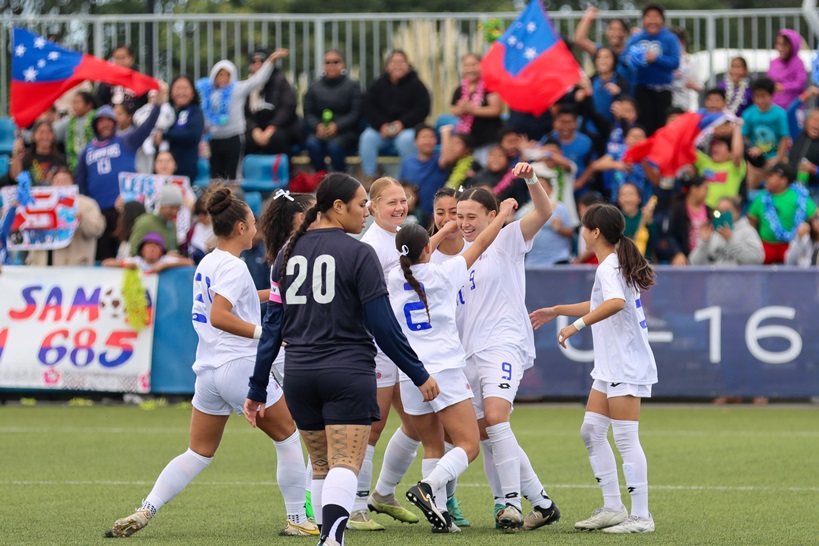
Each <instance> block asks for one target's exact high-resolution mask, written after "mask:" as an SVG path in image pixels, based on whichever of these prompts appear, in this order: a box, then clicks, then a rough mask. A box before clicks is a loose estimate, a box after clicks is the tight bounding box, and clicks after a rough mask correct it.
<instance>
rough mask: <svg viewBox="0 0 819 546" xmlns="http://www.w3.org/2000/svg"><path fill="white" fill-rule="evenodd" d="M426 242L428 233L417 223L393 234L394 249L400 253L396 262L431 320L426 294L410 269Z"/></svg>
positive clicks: (428, 319) (416, 261)
mask: <svg viewBox="0 0 819 546" xmlns="http://www.w3.org/2000/svg"><path fill="white" fill-rule="evenodd" d="M428 243H429V233H427V230H425V229H424V228H423V227H421V226H420V225H418V224H409V225H406V226H404V227H402V228H401V229H400V230H399V231H398V233H397V234H396V235H395V247H396V250H398V252H399V253H401V257H400V258H399V259H398V263H399V264H400V265H401V271H402V272H403V273H404V279H406V281H407V284H409V285H410V286H411V287H412V289H413V290H415V293H416V294H418V297H419V298H421V301H422V302H424V309H426V310H427V322H431V321H430V317H429V304H428V303H427V294H426V292H424V289H423V288H421V283H419V282H418V279H416V278H415V275H413V274H412V269H410V266H412V265H414V264H416V263H418V259H419V258H420V257H421V253H422V252H423V251H424V247H425V246H427V244H428Z"/></svg>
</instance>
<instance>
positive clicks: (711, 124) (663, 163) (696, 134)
mask: <svg viewBox="0 0 819 546" xmlns="http://www.w3.org/2000/svg"><path fill="white" fill-rule="evenodd" d="M734 120H736V116H734V115H733V114H731V113H729V112H719V113H713V112H706V111H705V110H700V111H699V112H686V113H684V114H681V115H680V116H679V117H678V118H677V119H675V120H674V121H672V122H671V123H669V124H668V125H666V126H664V127H660V128H659V129H657V131H655V133H654V134H653V135H651V136H650V137H649V138H647V139H646V140H644V141H643V142H641V143H639V144H635V145H634V146H632V147H631V148H629V149H628V150H627V151H626V153H625V154H624V155H623V161H624V162H625V163H640V162H641V161H643V160H646V161H648V162H649V163H651V164H652V165H654V166H655V167H657V168H658V169H659V170H660V175H662V176H676V174H677V171H678V170H679V169H680V167H684V166H685V165H691V164H693V163H694V162H695V161H696V160H697V152H696V147H697V144H698V143H699V142H700V141H701V140H702V139H703V137H705V136H707V135H709V134H711V133H713V131H714V128H715V127H717V126H718V125H721V124H723V123H725V122H726V121H734Z"/></svg>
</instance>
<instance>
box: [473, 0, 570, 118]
mask: <svg viewBox="0 0 819 546" xmlns="http://www.w3.org/2000/svg"><path fill="white" fill-rule="evenodd" d="M481 76H482V77H483V79H484V82H485V84H486V89H487V90H488V91H494V92H495V93H497V94H498V95H500V96H501V98H502V99H503V100H504V102H506V104H508V105H509V107H510V108H511V109H512V110H517V111H519V112H531V113H533V114H535V115H540V114H542V113H543V112H545V111H546V110H547V109H548V108H549V107H550V106H551V105H553V104H554V103H556V102H557V101H558V99H560V98H561V97H562V96H563V95H565V94H566V93H567V92H568V91H569V90H570V89H571V88H572V87H573V86H574V84H576V83H577V81H578V80H579V79H580V76H581V70H580V66H579V65H578V64H577V61H575V60H574V56H573V55H572V54H571V52H570V51H569V48H568V47H566V44H565V42H563V40H561V39H560V36H558V35H557V34H556V33H555V31H554V28H553V27H552V22H551V21H550V20H549V16H548V15H546V11H545V10H544V9H543V5H542V4H541V3H540V0H532V1H531V2H530V3H529V6H528V7H527V8H526V9H525V10H524V11H523V13H521V14H520V17H518V18H517V20H515V22H513V23H512V25H511V26H510V27H509V29H507V31H506V32H505V33H504V35H503V36H501V37H500V38H499V39H498V40H497V41H496V42H495V43H494V44H493V45H492V47H491V48H490V49H489V52H488V53H487V54H486V56H485V57H484V59H483V61H482V62H481Z"/></svg>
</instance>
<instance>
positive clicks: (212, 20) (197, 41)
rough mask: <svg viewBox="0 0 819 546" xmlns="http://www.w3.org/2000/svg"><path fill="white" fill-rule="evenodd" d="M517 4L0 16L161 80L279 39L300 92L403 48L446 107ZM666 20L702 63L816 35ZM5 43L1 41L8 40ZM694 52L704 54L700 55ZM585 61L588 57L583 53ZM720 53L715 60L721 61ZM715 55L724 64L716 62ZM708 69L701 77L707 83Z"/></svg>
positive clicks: (4, 34) (725, 19) (566, 23)
mask: <svg viewBox="0 0 819 546" xmlns="http://www.w3.org/2000/svg"><path fill="white" fill-rule="evenodd" d="M639 15H640V14H639V12H637V11H627V12H620V11H601V12H600V15H599V18H598V20H597V21H596V22H595V24H594V25H593V27H592V29H591V33H590V38H591V39H593V40H596V41H598V42H602V41H603V36H604V30H605V25H606V22H607V21H608V20H610V19H612V18H625V19H627V20H629V21H631V22H632V23H633V24H637V23H638V22H639ZM516 16H517V14H516V13H486V14H474V13H392V14H324V15H294V14H254V15H247V14H235V15H232V14H228V15H225V14H218V15H216V14H203V15H194V14H184V13H182V14H174V15H127V16H93V17H91V16H82V15H77V16H48V15H45V16H38V17H37V18H36V19H24V18H15V17H6V18H5V19H4V21H3V22H4V23H5V24H3V25H0V44H9V40H10V30H11V25H18V26H24V27H27V28H30V29H31V30H34V31H36V32H39V33H41V34H44V35H51V34H56V35H58V36H60V37H61V41H62V43H63V44H64V45H65V46H67V47H71V48H73V49H77V50H80V51H85V52H88V53H91V54H93V55H96V56H98V57H106V56H108V55H110V51H111V49H112V47H113V46H114V45H115V44H119V43H129V44H131V45H132V46H133V47H134V49H135V51H136V57H137V63H138V65H139V66H140V67H141V68H142V70H143V71H144V72H146V73H149V74H152V75H154V76H155V77H158V78H161V79H163V80H165V81H169V80H170V79H172V78H173V76H175V75H178V74H182V73H185V74H189V75H191V76H193V77H194V78H199V77H202V76H206V75H207V74H208V72H209V70H210V67H211V66H213V64H214V63H215V62H216V61H218V60H220V59H230V60H232V61H233V62H234V63H236V65H237V66H238V67H239V69H240V73H242V74H244V73H246V65H247V55H248V52H249V51H250V50H251V49H252V48H253V47H256V46H259V45H261V46H269V47H286V48H288V49H289V50H290V56H289V57H288V58H287V59H285V60H283V61H280V62H281V66H282V68H283V70H284V71H285V73H286V74H288V76H289V78H290V81H291V83H293V84H294V85H295V86H296V87H297V89H298V90H299V94H300V96H301V95H302V94H303V92H304V91H305V90H306V88H307V86H308V85H309V83H310V81H312V79H314V78H315V77H316V76H318V75H319V74H320V70H321V67H322V54H323V52H324V50H326V49H328V48H338V49H340V50H342V51H343V52H344V54H345V57H346V59H347V67H348V71H349V73H350V76H351V77H353V78H354V79H357V80H359V81H360V82H362V86H364V85H366V84H367V83H369V82H370V81H372V80H373V79H374V78H375V76H377V75H378V73H379V72H380V71H381V67H382V64H383V59H384V54H385V53H386V52H387V51H388V50H390V49H393V48H401V49H404V50H405V51H406V52H407V54H408V56H409V58H410V61H411V62H412V63H413V64H414V66H415V68H416V69H417V70H418V73H419V76H420V77H421V79H422V80H423V81H424V82H425V83H426V84H427V86H428V87H429V88H430V91H431V93H432V96H433V111H434V112H435V113H440V112H443V111H445V110H446V108H447V106H448V103H449V99H450V97H451V95H452V91H453V89H455V87H456V86H457V85H458V64H459V59H460V57H461V56H462V55H463V54H465V53H468V52H482V51H484V50H485V49H486V48H487V43H486V41H485V40H484V37H483V33H482V31H481V29H480V27H479V24H480V23H481V21H485V20H487V19H489V18H496V19H499V20H501V21H503V22H504V23H505V24H508V23H509V22H510V21H512V20H513V19H514V18H515V17H516ZM550 16H551V17H552V20H553V21H554V24H555V27H556V30H557V31H558V32H559V33H560V34H561V35H562V36H564V37H565V38H567V39H568V40H571V39H572V37H573V35H574V30H575V27H576V25H577V23H578V22H579V20H580V18H581V16H582V12H578V11H555V12H551V13H550ZM666 23H667V24H668V25H669V26H679V27H683V28H685V29H686V31H687V33H688V50H689V52H692V53H693V52H707V53H704V54H705V55H706V56H707V58H708V59H709V64H708V66H709V67H714V66H715V61H716V60H717V59H715V57H716V56H719V55H722V56H727V55H729V53H728V51H727V50H728V49H729V48H730V49H735V50H737V49H738V50H739V51H740V52H742V51H746V50H771V49H772V48H773V42H774V38H775V36H776V33H777V32H778V31H779V30H780V29H782V28H792V29H794V30H797V31H798V32H799V33H800V34H801V35H802V36H803V38H804V39H805V41H806V47H807V48H810V49H815V48H816V44H817V35H816V33H815V32H814V31H812V30H810V27H809V24H808V21H806V18H805V17H804V16H803V11H802V10H800V9H799V8H793V9H763V10H730V11H668V12H667V13H666ZM7 50H8V48H7ZM700 56H702V54H701V55H700ZM583 60H584V62H585V63H586V66H587V67H588V59H587V58H585V59H583ZM725 60H727V59H723V61H725ZM720 64H723V63H720ZM715 78H716V74H714V73H713V72H712V73H711V74H710V76H709V80H710V81H709V83H714V82H715ZM9 84H10V56H9V54H8V53H7V54H5V55H2V56H0V112H8V99H9V97H8V91H9Z"/></svg>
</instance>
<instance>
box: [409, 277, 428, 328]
mask: <svg viewBox="0 0 819 546" xmlns="http://www.w3.org/2000/svg"><path fill="white" fill-rule="evenodd" d="M418 284H420V285H421V292H423V293H424V294H426V293H427V291H426V290H425V289H424V283H418ZM404 290H409V291H410V292H415V289H414V288H413V287H412V286H410V284H409V283H407V282H405V283H404ZM413 311H416V312H417V311H421V312H423V314H424V316H425V317H426V316H427V315H426V305H424V302H422V301H421V299H420V298H419V299H418V300H416V301H411V302H409V303H407V304H406V305H404V318H406V319H407V328H409V329H410V330H411V331H413V332H420V331H421V330H429V329H430V328H432V324H430V323H429V322H413V320H412V312H413Z"/></svg>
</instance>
